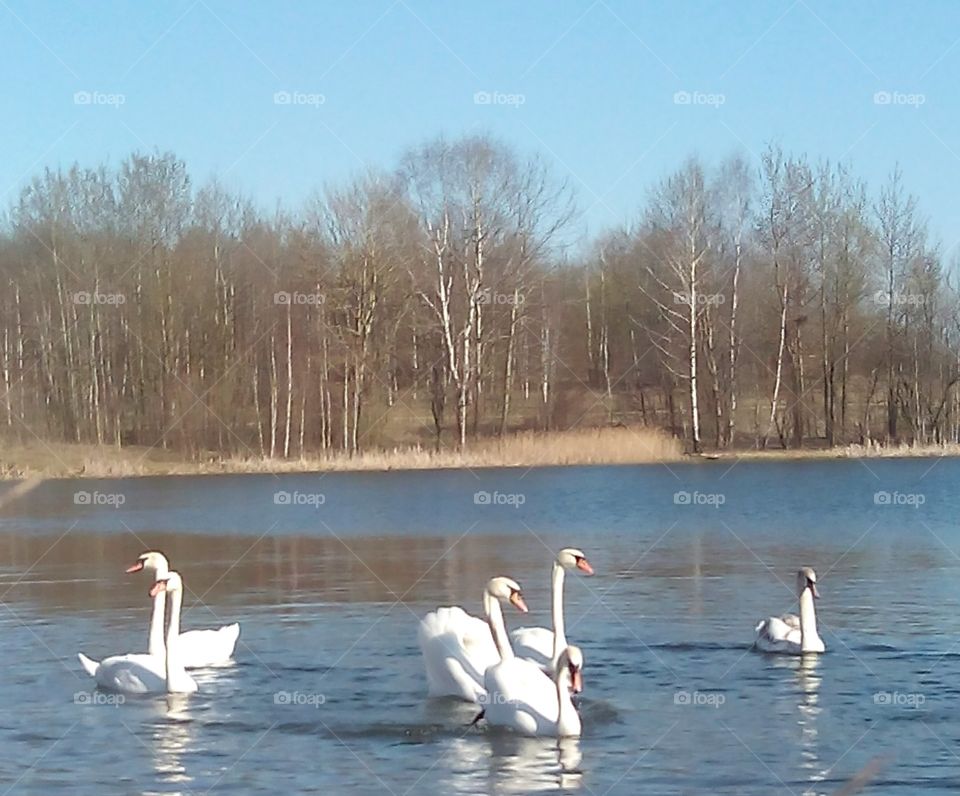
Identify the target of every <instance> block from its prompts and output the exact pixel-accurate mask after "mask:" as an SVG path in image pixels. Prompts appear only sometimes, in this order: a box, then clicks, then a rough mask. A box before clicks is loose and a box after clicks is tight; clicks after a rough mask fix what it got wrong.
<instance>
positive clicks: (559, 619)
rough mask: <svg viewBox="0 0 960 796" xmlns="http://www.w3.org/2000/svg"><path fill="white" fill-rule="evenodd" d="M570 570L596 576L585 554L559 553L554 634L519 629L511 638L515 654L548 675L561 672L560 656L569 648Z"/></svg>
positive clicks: (570, 550) (555, 568)
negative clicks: (566, 592)
mask: <svg viewBox="0 0 960 796" xmlns="http://www.w3.org/2000/svg"><path fill="white" fill-rule="evenodd" d="M568 569H570V570H573V569H578V570H580V571H581V572H584V573H586V574H587V575H592V574H593V567H591V566H590V562H588V561H587V557H586V556H585V555H584V554H583V551H582V550H577V549H576V548H575V547H565V548H564V549H563V550H561V551H560V552H559V553H557V557H556V559H554V562H553V574H552V576H551V582H552V586H553V601H552V612H553V630H548V629H547V628H545V627H518V628H517V629H516V630H514V631H513V632H512V633H511V634H510V640H511V641H512V642H513V649H514V652H515V653H516V654H517V655H518V656H519V657H521V658H529V659H530V660H533V661H535V662H537V663H539V664H541V665H542V666H543V667H544V668H545V670H546V671H548V672H552V671H554V670H555V669H556V668H557V661H559V660H560V653H561V652H563V650H564V649H566V646H567V636H566V632H565V629H566V626H565V624H564V621H563V581H564V576H565V573H566V570H568Z"/></svg>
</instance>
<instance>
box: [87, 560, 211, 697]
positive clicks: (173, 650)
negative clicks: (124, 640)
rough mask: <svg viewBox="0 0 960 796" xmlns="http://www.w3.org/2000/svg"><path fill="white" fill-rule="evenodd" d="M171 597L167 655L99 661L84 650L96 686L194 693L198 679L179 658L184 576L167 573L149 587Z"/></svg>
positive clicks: (141, 691)
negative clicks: (192, 675)
mask: <svg viewBox="0 0 960 796" xmlns="http://www.w3.org/2000/svg"><path fill="white" fill-rule="evenodd" d="M164 592H166V596H167V597H169V599H170V621H169V622H168V623H167V638H166V644H165V645H164V654H163V655H162V656H161V655H149V654H142V653H141V654H133V655H113V656H111V657H109V658H105V659H104V660H102V661H100V663H97V662H96V661H92V660H90V659H89V658H88V657H87V656H86V655H84V654H83V653H82V652H81V653H79V654H78V656H79V658H80V663H81V665H82V666H83V668H84V669H85V670H86V671H87V673H88V674H90V675H91V676H92V677H94V678H95V679H96V681H97V685H98V686H100V687H101V688H106V689H108V690H110V691H120V692H122V693H126V694H164V693H167V694H192V693H194V692H195V691H196V690H197V682H196V680H194V679H193V678H192V677H191V676H190V675H189V674H187V672H186V670H185V669H184V668H183V661H182V660H181V658H180V647H179V643H178V642H179V637H180V608H181V606H182V605H183V579H182V578H181V577H180V575H179V574H178V573H176V572H168V573H166V575H165V576H164V577H163V578H162V579H158V580H157V581H156V582H155V583H154V584H153V586H152V587H151V588H150V596H151V597H153V598H156V596H157V595H158V594H159V595H161V597H163V596H164Z"/></svg>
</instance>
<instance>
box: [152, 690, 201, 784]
mask: <svg viewBox="0 0 960 796" xmlns="http://www.w3.org/2000/svg"><path fill="white" fill-rule="evenodd" d="M157 714H158V716H157V723H156V725H154V727H153V733H152V738H151V744H150V749H151V753H152V755H153V768H154V770H155V771H156V772H157V777H158V779H159V780H160V781H161V782H163V783H165V784H169V785H175V786H180V787H181V788H183V790H184V791H185V792H188V791H189V790H190V784H191V783H192V782H193V778H192V777H191V776H190V775H189V774H187V767H186V764H185V762H184V759H183V757H184V755H185V754H186V752H187V750H188V749H190V747H191V746H192V745H193V741H194V738H193V732H192V727H193V717H192V716H191V714H190V697H189V695H187V694H167V695H166V697H164V698H163V699H161V700H158V701H157Z"/></svg>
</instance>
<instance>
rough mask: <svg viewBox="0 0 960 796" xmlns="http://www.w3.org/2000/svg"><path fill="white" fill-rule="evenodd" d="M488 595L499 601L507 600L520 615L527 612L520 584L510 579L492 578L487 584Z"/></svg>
mask: <svg viewBox="0 0 960 796" xmlns="http://www.w3.org/2000/svg"><path fill="white" fill-rule="evenodd" d="M487 594H489V595H490V596H491V597H495V598H496V599H498V600H506V601H507V602H509V603H510V604H511V605H513V607H514V608H516V609H517V610H518V611H519V612H520V613H522V614H525V613H526V612H527V604H526V603H525V602H524V601H523V592H522V591H521V589H520V584H519V583H517V582H516V581H515V580H511V579H510V578H504V577H499V578H491V579H490V581H489V582H488V583H487Z"/></svg>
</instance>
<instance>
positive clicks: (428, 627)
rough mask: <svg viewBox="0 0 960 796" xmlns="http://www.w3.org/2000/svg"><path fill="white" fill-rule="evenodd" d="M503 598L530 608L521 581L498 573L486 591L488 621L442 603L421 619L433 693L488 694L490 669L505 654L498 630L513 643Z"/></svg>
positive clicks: (463, 696) (422, 647) (420, 636)
mask: <svg viewBox="0 0 960 796" xmlns="http://www.w3.org/2000/svg"><path fill="white" fill-rule="evenodd" d="M500 600H507V601H509V602H510V603H512V604H513V605H514V606H516V608H517V609H518V610H520V611H522V612H526V610H527V606H526V604H525V603H524V602H523V596H522V593H521V591H520V586H519V585H518V584H517V583H516V581H513V580H510V579H509V578H493V579H492V580H491V581H490V582H489V583H488V584H487V586H486V589H485V590H484V593H483V606H484V612H485V614H486V616H487V621H486V622H484V621H483V620H482V619H478V618H477V617H475V616H471V615H470V614H468V613H467V612H466V611H464V610H463V609H462V608H459V607H445V608H438V609H437V610H436V611H432V612H431V613H429V614H427V615H426V616H425V617H424V618H423V619H422V620H420V625H419V628H418V630H417V640H418V641H419V643H420V652H421V653H422V655H423V663H424V668H425V669H426V673H427V687H428V692H429V695H430V696H432V697H441V696H451V697H457V698H458V699H464V700H466V701H468V702H479V701H480V700H481V698H482V697H483V696H484V695H485V694H486V689H485V688H484V685H483V675H484V672H485V671H486V670H487V669H488V668H489V667H490V666H493V665H494V664H496V663H497V662H499V660H500V653H499V652H498V650H497V645H496V644H495V642H494V634H497V633H500V634H502V636H503V639H504V640H505V642H506V644H507V645H509V639H508V638H507V635H506V629H505V628H504V626H503V612H502V610H501V608H500Z"/></svg>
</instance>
